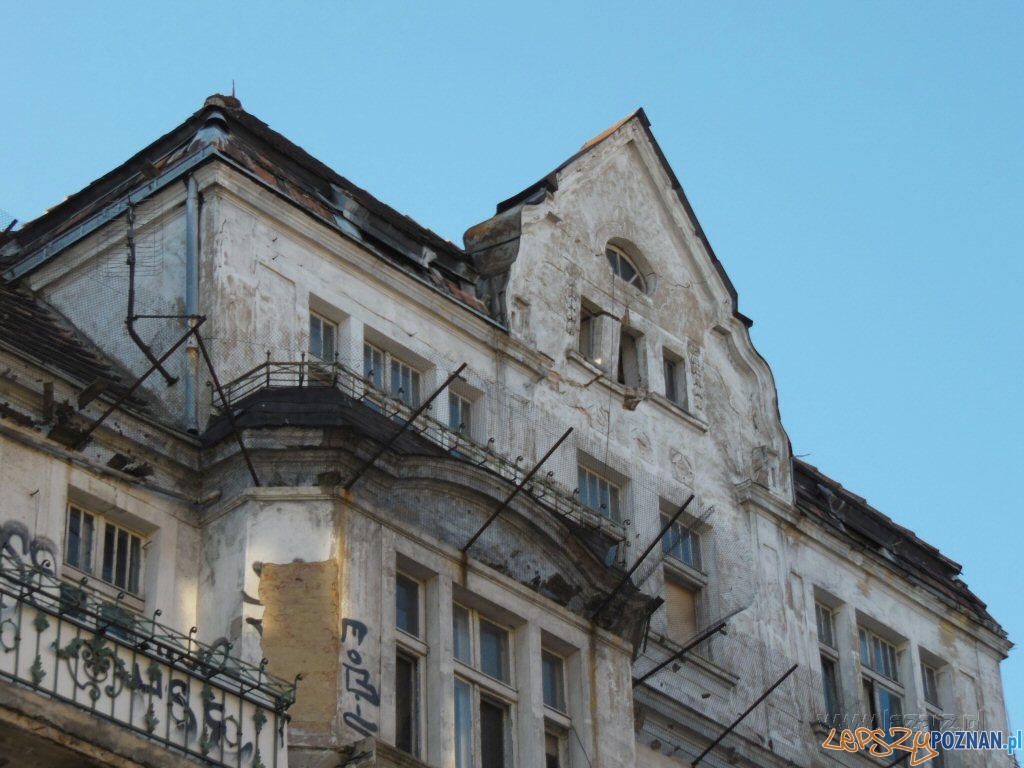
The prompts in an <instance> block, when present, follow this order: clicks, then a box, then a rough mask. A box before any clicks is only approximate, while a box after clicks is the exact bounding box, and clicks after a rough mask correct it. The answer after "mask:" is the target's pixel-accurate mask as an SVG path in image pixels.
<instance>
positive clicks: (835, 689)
mask: <svg viewBox="0 0 1024 768" xmlns="http://www.w3.org/2000/svg"><path fill="white" fill-rule="evenodd" d="M814 614H815V619H816V620H817V625H818V655H819V658H820V660H821V691H822V696H823V697H824V700H825V711H824V712H823V713H822V714H823V715H825V718H826V719H827V721H828V722H827V725H829V726H832V725H834V724H835V722H836V717H838V716H839V715H840V713H841V710H842V701H841V699H840V696H839V671H838V666H839V652H838V650H837V648H836V643H835V621H834V615H833V612H832V609H831V608H828V607H826V606H824V605H822V604H821V603H815V604H814Z"/></svg>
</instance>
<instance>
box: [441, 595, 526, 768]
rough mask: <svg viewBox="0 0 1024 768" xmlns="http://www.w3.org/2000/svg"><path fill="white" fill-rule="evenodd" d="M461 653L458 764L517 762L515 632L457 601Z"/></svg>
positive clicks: (480, 766)
mask: <svg viewBox="0 0 1024 768" xmlns="http://www.w3.org/2000/svg"><path fill="white" fill-rule="evenodd" d="M452 655H453V656H454V657H455V662H456V664H455V674H456V677H455V691H454V692H455V765H456V768H502V767H503V766H508V765H511V764H512V738H511V734H512V723H511V711H512V704H513V703H514V696H515V691H514V690H513V689H512V688H511V687H509V686H510V685H511V682H512V665H511V654H510V632H509V630H508V629H506V628H505V627H502V626H500V625H498V624H495V623H494V622H492V621H489V620H488V619H486V618H484V617H483V616H481V615H480V614H479V613H478V612H477V611H474V610H472V609H470V608H466V607H464V606H462V605H459V604H458V603H454V604H453V605H452Z"/></svg>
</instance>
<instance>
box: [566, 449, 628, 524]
mask: <svg viewBox="0 0 1024 768" xmlns="http://www.w3.org/2000/svg"><path fill="white" fill-rule="evenodd" d="M576 481H577V483H578V485H577V487H576V490H577V492H578V493H577V495H578V497H579V501H580V504H582V505H583V507H584V508H585V509H589V510H590V511H591V512H594V513H596V514H598V515H600V516H601V517H603V518H605V519H607V520H611V521H612V522H615V523H621V522H622V520H623V518H624V514H623V511H624V510H623V496H624V495H625V483H618V482H616V481H615V478H611V477H609V476H608V475H606V474H604V473H603V472H602V471H601V470H599V469H594V468H593V467H592V466H589V465H587V464H585V463H583V462H581V461H577V462H576ZM591 482H593V485H594V487H593V488H591ZM602 483H603V484H604V486H605V487H604V488H602V487H601V486H602ZM613 491H614V493H613ZM594 492H596V495H597V498H595V499H593V500H592V499H591V496H592V495H593V493H594ZM605 492H607V498H608V503H607V504H602V503H601V497H602V496H603V495H604V493H605ZM591 501H593V502H594V503H591Z"/></svg>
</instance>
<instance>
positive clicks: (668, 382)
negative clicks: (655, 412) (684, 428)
mask: <svg viewBox="0 0 1024 768" xmlns="http://www.w3.org/2000/svg"><path fill="white" fill-rule="evenodd" d="M661 370H662V377H663V381H664V385H665V399H666V400H668V401H669V402H670V403H672V404H673V405H675V406H678V407H679V408H682V409H683V410H684V411H685V410H687V407H688V403H689V399H688V392H687V387H686V381H687V375H686V361H685V360H684V359H683V357H682V355H677V354H675V353H674V352H672V351H671V350H669V349H667V348H665V347H662V350H661Z"/></svg>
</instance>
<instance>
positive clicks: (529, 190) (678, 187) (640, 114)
mask: <svg viewBox="0 0 1024 768" xmlns="http://www.w3.org/2000/svg"><path fill="white" fill-rule="evenodd" d="M633 120H637V121H639V124H640V127H641V128H642V129H643V131H644V134H645V135H646V136H647V140H648V141H649V142H650V144H651V147H652V149H654V153H655V154H656V155H657V157H658V161H659V162H660V163H661V167H662V170H664V172H665V175H666V176H668V179H669V183H670V184H671V185H672V190H673V191H674V192H675V193H676V196H677V197H678V198H679V202H680V203H682V206H683V208H684V209H685V210H686V215H687V216H688V217H689V219H690V221H691V222H692V224H693V228H694V233H695V234H696V235H697V237H698V238H699V239H700V242H701V245H703V246H704V250H705V251H707V254H708V257H709V258H710V259H711V263H712V265H713V266H714V268H715V271H717V272H718V276H719V277H720V278H721V280H722V283H723V285H724V286H725V289H726V291H728V293H729V297H730V298H731V299H732V311H733V314H734V315H735V316H736V318H737V319H739V320H740V321H741V322H743V324H744V325H746V326H747V327H748V328H749V327H751V326H752V325H753V324H754V321H753V320H751V319H750V318H749V317H747V316H746V315H744V314H743V313H742V312H740V311H739V294H737V293H736V287H735V286H734V285H733V283H732V280H730V279H729V275H728V274H726V272H725V267H723V266H722V262H720V261H719V260H718V256H716V255H715V250H714V249H713V248H712V247H711V242H710V241H709V240H708V238H707V235H706V234H705V233H704V228H703V227H702V226H701V225H700V221H698V220H697V214H696V213H694V211H693V206H692V205H690V200H689V198H687V196H686V192H684V191H683V185H682V184H680V183H679V178H678V177H677V176H676V174H675V171H673V170H672V166H670V165H669V164H668V159H667V158H666V157H665V153H664V152H663V151H662V149H661V145H660V144H658V140H657V139H655V138H654V133H653V132H652V131H651V121H650V120H648V119H647V113H646V112H644V110H643V108H642V107H641V108H640V109H638V110H637V111H636V112H634V113H633V114H631V115H629V116H627V117H625V118H623V119H622V120H619V121H618V122H617V123H615V124H614V125H613V126H611V127H610V128H607V129H605V130H604V131H602V132H601V133H599V134H598V135H597V136H595V137H594V138H592V139H590V140H589V141H587V142H586V143H584V144H583V146H582V147H580V150H579V151H578V152H577V153H576V154H574V155H573V156H572V157H570V158H569V159H568V160H566V161H565V162H563V163H562V164H561V165H559V166H558V167H557V168H555V169H554V170H553V171H551V172H550V173H548V174H547V175H545V176H544V177H543V178H541V179H540V180H538V181H536V182H534V183H533V184H531V185H530V186H528V187H526V189H524V190H522V191H521V192H519V193H518V194H515V195H513V196H512V197H510V198H508V199H507V200H503V201H502V202H500V203H498V205H497V208H496V210H495V213H496V214H500V213H504V212H505V211H507V210H510V209H511V208H514V207H515V206H517V205H519V204H520V203H523V202H524V201H526V200H528V199H530V198H531V197H533V196H534V195H536V194H537V193H538V192H540V191H542V190H544V191H547V192H552V193H554V192H557V190H558V176H559V174H561V172H562V171H563V170H565V169H566V168H567V167H568V166H569V165H571V164H572V163H573V162H575V161H576V160H577V159H579V158H580V157H582V156H583V155H585V154H587V153H588V152H589V151H590V150H592V149H593V148H594V147H596V146H598V145H599V144H601V143H602V142H604V141H605V140H606V139H608V138H610V137H611V136H614V135H615V134H616V133H617V132H618V131H620V130H621V129H622V128H624V127H625V126H626V125H628V124H629V123H630V122H632V121H633Z"/></svg>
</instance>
